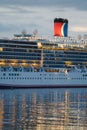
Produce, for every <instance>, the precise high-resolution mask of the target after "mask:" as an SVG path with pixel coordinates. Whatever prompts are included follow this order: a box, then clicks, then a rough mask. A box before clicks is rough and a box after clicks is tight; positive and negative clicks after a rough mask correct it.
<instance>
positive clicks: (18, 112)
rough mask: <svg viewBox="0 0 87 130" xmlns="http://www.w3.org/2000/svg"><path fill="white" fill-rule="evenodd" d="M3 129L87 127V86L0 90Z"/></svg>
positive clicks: (82, 129)
mask: <svg viewBox="0 0 87 130" xmlns="http://www.w3.org/2000/svg"><path fill="white" fill-rule="evenodd" d="M0 130H87V89H86V88H78V89H77V88H74V89H72V88H71V89H68V88H66V89H63V88H62V89H8V90H5V89H4V90H0Z"/></svg>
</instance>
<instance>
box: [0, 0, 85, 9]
mask: <svg viewBox="0 0 87 130" xmlns="http://www.w3.org/2000/svg"><path fill="white" fill-rule="evenodd" d="M0 5H1V6H2V5H4V6H5V5H6V6H7V5H8V6H9V5H20V6H37V7H40V6H44V7H46V6H47V7H49V6H52V7H66V8H67V7H73V8H76V9H79V10H87V1H86V0H2V1H0Z"/></svg>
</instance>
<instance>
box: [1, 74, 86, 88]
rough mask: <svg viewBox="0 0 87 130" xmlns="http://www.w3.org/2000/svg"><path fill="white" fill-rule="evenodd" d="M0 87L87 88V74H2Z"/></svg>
mask: <svg viewBox="0 0 87 130" xmlns="http://www.w3.org/2000/svg"><path fill="white" fill-rule="evenodd" d="M0 86H1V87H2V88H4V87H5V88H9V87H16V88H17V87H18V88H20V87H21V88H22V87H23V88H24V87H31V88H32V87H41V88H42V87H86V86H87V72H85V73H84V72H69V73H67V74H66V73H63V72H59V73H52V72H50V73H48V72H1V74H0Z"/></svg>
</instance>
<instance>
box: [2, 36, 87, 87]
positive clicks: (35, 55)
mask: <svg viewBox="0 0 87 130" xmlns="http://www.w3.org/2000/svg"><path fill="white" fill-rule="evenodd" d="M0 86H8V87H10V86H13V87H48V86H49V87H75V86H78V87H82V86H87V41H86V40H76V39H73V38H71V37H59V36H58V37H54V38H52V39H51V38H50V39H47V38H46V39H44V38H40V37H36V36H35V35H28V34H20V35H15V37H14V38H13V39H0Z"/></svg>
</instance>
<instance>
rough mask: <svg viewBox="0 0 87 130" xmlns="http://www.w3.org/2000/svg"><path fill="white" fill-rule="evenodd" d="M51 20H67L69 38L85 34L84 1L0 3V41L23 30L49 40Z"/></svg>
mask: <svg viewBox="0 0 87 130" xmlns="http://www.w3.org/2000/svg"><path fill="white" fill-rule="evenodd" d="M54 18H66V19H68V21H69V28H68V35H69V36H76V35H79V34H81V35H84V34H87V0H1V1H0V37H8V36H9V37H10V36H13V34H19V33H21V32H22V31H23V30H26V32H27V33H30V34H32V33H33V32H34V30H37V31H38V35H40V36H52V35H53V22H54Z"/></svg>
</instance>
